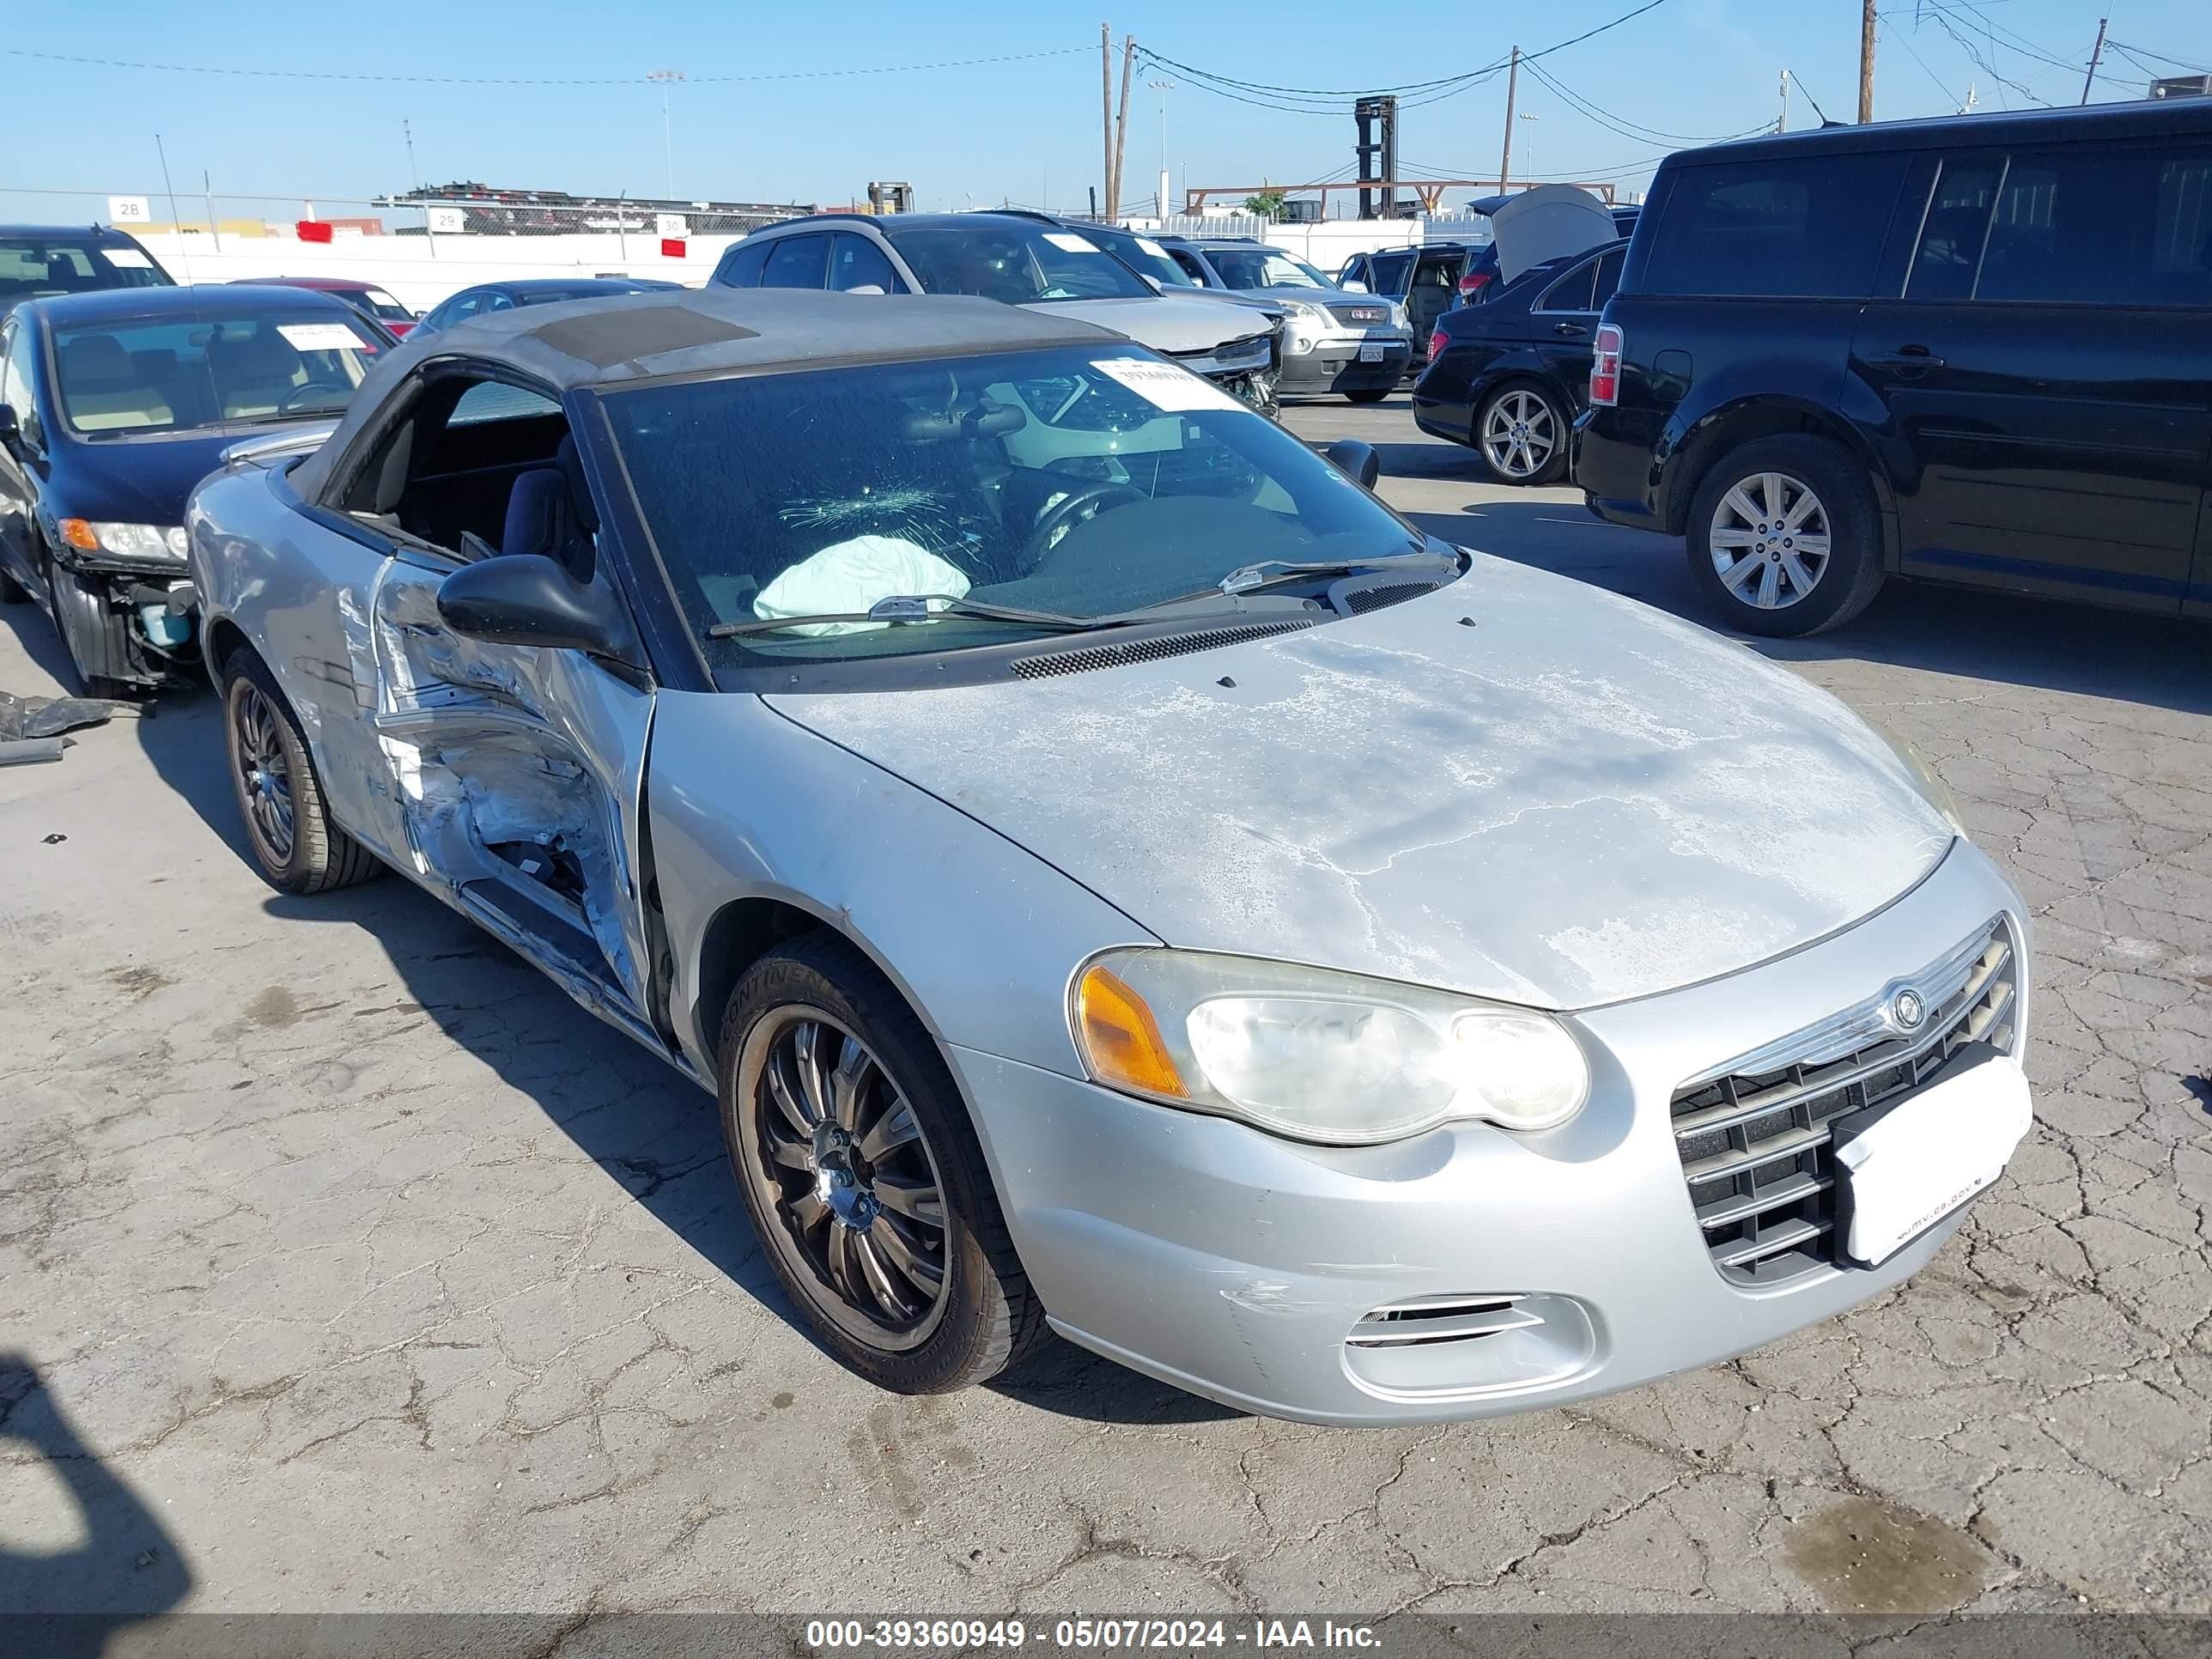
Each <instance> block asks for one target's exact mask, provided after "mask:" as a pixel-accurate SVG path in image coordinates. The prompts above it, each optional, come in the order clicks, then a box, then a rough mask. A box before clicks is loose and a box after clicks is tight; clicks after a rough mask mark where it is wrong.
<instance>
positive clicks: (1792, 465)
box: [1574, 99, 2212, 635]
mask: <svg viewBox="0 0 2212 1659" xmlns="http://www.w3.org/2000/svg"><path fill="white" fill-rule="evenodd" d="M2208 382H2212V99H2178V100H2166V101H2163V102H2159V103H2140V104H2124V105H2101V106H2089V107H2087V108H2081V109H2061V110H2052V111H2039V112H2034V113H2033V114H1991V115H1978V116H1966V117H1951V118H1944V119H1941V120H1933V121H1911V122H1899V123H1895V124H1892V125H1879V126H1865V127H1849V128H1837V129H1831V130H1826V131H1818V132H1807V133H1801V134H1793V135H1791V136H1790V137H1776V138H1767V139H1754V140H1751V141H1748V142H1746V143H1735V144H1723V145H1717V146H1714V147H1712V148H1711V149H1700V150H1695V151H1690V152H1686V153H1684V154H1681V155H1674V156H1671V157H1669V158H1668V161H1666V162H1665V163H1664V164H1663V165H1662V167H1661V168H1660V169H1659V173H1658V176H1657V177H1656V179H1654V180H1653V182H1652V186H1651V195H1650V200H1649V201H1648V202H1647V203H1646V204H1645V206H1644V214H1643V217H1642V220H1641V222H1639V223H1638V226H1637V229H1636V234H1635V238H1634V240H1633V241H1632V243H1631V244H1630V246H1629V250H1628V259H1627V264H1626V268H1625V269H1624V270H1623V271H1622V274H1621V281H1620V289H1619V291H1618V292H1617V293H1616V294H1615V295H1614V296H1613V301H1612V302H1611V303H1610V304H1609V305H1608V306H1607V307H1606V310H1605V313H1604V320H1603V324H1602V326H1601V328H1600V330H1599V332H1598V339H1597V341H1596V353H1595V361H1594V362H1593V365H1592V368H1591V373H1590V405H1591V407H1590V409H1589V412H1588V413H1587V414H1585V415H1584V416H1583V417H1582V419H1581V420H1580V421H1579V422H1577V428H1576V438H1575V450H1574V456H1575V459H1574V479H1575V482H1576V483H1577V484H1578V485H1580V486H1581V488H1582V489H1583V492H1584V494H1585V495H1586V496H1587V497H1588V499H1589V506H1590V508H1591V510H1592V511H1593V512H1595V513H1597V514H1598V516H1599V517H1601V518H1603V519H1606V520H1610V521H1611V522H1613V523H1615V524H1621V525H1630V526H1637V527H1639V528H1642V529H1646V530H1657V531H1663V532H1668V533H1669V534H1675V535H1682V536H1685V537H1686V538H1687V539H1688V543H1689V558H1690V567H1691V570H1692V574H1694V575H1695V577H1696V579H1697V580H1698V582H1699V586H1701V587H1702V588H1703V589H1704V591H1705V593H1706V594H1707V595H1708V597H1709V598H1710V599H1711V601H1712V603H1713V604H1714V605H1715V606H1716V607H1717V608H1718V609H1719V611H1721V612H1722V613H1723V616H1724V617H1726V619H1727V620H1728V622H1729V623H1731V624H1733V625H1735V626H1736V627H1738V628H1741V629H1746V630H1747V631H1749V632H1752V633H1756V634H1767V635H1801V634H1812V633H1817V632H1819V631H1820V630H1821V629H1827V628H1833V627H1835V626H1837V625H1838V624H1839V623H1844V622H1847V621H1849V620H1850V618H1851V617H1855V616H1857V614H1858V613H1859V612H1860V611H1862V610H1863V609H1864V608H1865V607H1866V605H1867V604H1868V603H1869V601H1870V600H1871V599H1873V598H1874V596H1875V591H1876V590H1877V589H1878V588H1879V587H1880V586H1881V582H1882V580H1883V578H1884V577H1885V576H1886V575H1892V574H1894V575H1900V576H1908V577H1921V578H1926V579H1929V580H1939V581H1946V582H1954V583H1965V584H1970V585H1972V586H1983V587H1994V588H2002V589H2009V590H2012V591H2015V592H2025V593H2039V594H2049V595H2053V596H2061V597H2065V598H2070V599H2087V600H2091V601H2093V602H2095V603H2098V604H2102V605H2124V606H2129V607H2131V608H2134V609H2137V610H2142V611H2157V612H2162V613H2165V614H2166V615H2174V614H2188V615H2194V616H2212V488H2208V486H2212V394H2208V392H2207V389H2206V388H2207V384H2208Z"/></svg>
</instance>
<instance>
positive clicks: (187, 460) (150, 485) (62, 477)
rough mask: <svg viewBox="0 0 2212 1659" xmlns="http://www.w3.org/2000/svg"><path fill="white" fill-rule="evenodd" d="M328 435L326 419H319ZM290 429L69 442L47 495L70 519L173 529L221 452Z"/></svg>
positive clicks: (218, 463)
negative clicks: (64, 461) (63, 462)
mask: <svg viewBox="0 0 2212 1659" xmlns="http://www.w3.org/2000/svg"><path fill="white" fill-rule="evenodd" d="M320 424H321V426H322V428H323V429H324V430H325V432H327V431H328V430H329V428H330V418H329V416H327V415H325V416H322V417H321V421H320ZM294 430H295V428H292V427H290V426H281V427H279V426H266V425H255V426H226V427H207V428H202V429H199V430H196V431H194V432H192V433H191V434H190V435H184V436H179V437H173V438H168V437H144V438H111V439H109V440H107V441H105V442H100V443H85V442H82V441H75V440H72V441H70V446H69V459H68V462H67V464H66V467H65V468H63V467H58V468H57V469H56V477H55V480H54V485H53V487H52V489H50V491H49V493H48V500H49V501H51V502H52V507H53V511H54V512H55V513H56V514H57V515H58V516H61V517H64V518H73V519H104V520H109V521H111V522H113V523H118V524H158V525H178V524H182V523H183V522H184V521H185V497H186V496H188V495H191V493H192V486H193V485H194V484H196V483H198V482H199V481H200V480H201V479H202V478H204V477H207V475H208V474H209V473H210V472H212V471H215V470H216V468H217V467H219V466H221V465H222V457H223V451H224V450H226V449H228V448H229V447H231V446H232V445H234V444H236V443H238V442H240V441H242V440H245V439H247V438H258V439H266V438H273V437H276V436H278V435H282V434H286V433H289V432H292V431H294Z"/></svg>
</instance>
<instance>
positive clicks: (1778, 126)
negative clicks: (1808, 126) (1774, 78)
mask: <svg viewBox="0 0 2212 1659" xmlns="http://www.w3.org/2000/svg"><path fill="white" fill-rule="evenodd" d="M1774 130H1775V131H1777V132H1787V131H1790V71H1789V70H1783V71H1782V113H1781V115H1780V117H1779V118H1777V120H1776V121H1775V123H1774Z"/></svg>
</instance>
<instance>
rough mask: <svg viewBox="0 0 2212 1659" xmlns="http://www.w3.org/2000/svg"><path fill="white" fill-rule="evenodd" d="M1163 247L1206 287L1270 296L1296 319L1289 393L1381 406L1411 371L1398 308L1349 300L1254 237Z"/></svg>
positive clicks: (1380, 298) (1288, 348) (1357, 297)
mask: <svg viewBox="0 0 2212 1659" xmlns="http://www.w3.org/2000/svg"><path fill="white" fill-rule="evenodd" d="M1160 246H1161V247H1163V248H1164V249H1165V250H1166V251H1167V253H1168V255H1169V257H1170V258H1172V259H1174V260H1175V262H1176V264H1179V265H1181V266H1182V268H1183V270H1186V271H1188V273H1189V274H1190V276H1192V277H1193V278H1194V280H1196V281H1198V282H1200V283H1205V284H1206V286H1207V287H1209V288H1216V289H1225V290H1227V291H1229V292H1231V293H1241V294H1250V295H1265V296H1266V297H1267V298H1268V299H1269V300H1272V301H1274V302H1275V303H1276V304H1277V305H1279V306H1281V307H1284V308H1285V310H1287V311H1288V312H1289V313H1291V324H1290V327H1289V328H1288V329H1287V330H1286V331H1285V335H1284V340H1283V377H1282V380H1281V382H1280V389H1281V390H1282V391H1283V392H1285V393H1304V394H1308V395H1311V394H1315V393H1322V392H1342V393H1343V394H1344V395H1345V396H1346V397H1347V398H1351V399H1352V402H1353V403H1355V404H1375V403H1380V402H1382V401H1383V398H1387V397H1389V395H1390V393H1391V392H1392V390H1393V389H1394V388H1395V387H1396V386H1397V384H1398V382H1399V381H1400V380H1403V379H1404V378H1405V375H1406V371H1407V369H1408V368H1411V367H1412V366H1413V331H1412V329H1411V328H1410V327H1409V326H1408V325H1407V321H1406V311H1405V307H1402V306H1401V305H1399V304H1398V303H1397V301H1395V300H1391V299H1389V298H1387V297H1385V296H1384V295H1379V294H1353V293H1349V292H1347V291H1346V290H1345V289H1340V288H1339V287H1338V286H1337V285H1336V284H1335V283H1333V282H1331V281H1330V280H1329V279H1328V277H1326V276H1322V274H1321V272H1319V271H1318V270H1315V269H1314V268H1313V267H1312V266H1311V265H1310V264H1307V263H1306V262H1305V261H1304V260H1303V259H1301V258H1297V257H1296V256H1295V255H1293V254H1291V253H1287V252H1284V250H1282V249H1281V248H1279V247H1268V246H1266V245H1265V244H1263V243H1260V242H1255V241H1254V240H1252V239H1251V238H1250V237H1249V236H1240V237H1218V238H1211V239H1208V240H1192V239H1189V238H1185V237H1179V236H1178V237H1168V238H1164V239H1162V240H1161V242H1160Z"/></svg>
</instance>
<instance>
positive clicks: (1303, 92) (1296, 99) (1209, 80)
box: [1137, 0, 1667, 115]
mask: <svg viewBox="0 0 2212 1659" xmlns="http://www.w3.org/2000/svg"><path fill="white" fill-rule="evenodd" d="M1666 3H1667V0H1644V3H1643V4H1642V5H1640V6H1638V7H1636V8H1635V9H1632V10H1630V11H1626V12H1623V13H1622V14H1621V15H1620V16H1618V17H1615V18H1613V19H1612V20H1611V21H1607V22H1604V23H1600V24H1598V25H1597V26H1596V27H1594V28H1588V29H1584V30H1583V32H1582V33H1580V34H1577V35H1573V36H1571V37H1570V38H1569V39H1567V40H1560V41H1557V42H1555V43H1554V44H1553V45H1551V46H1545V47H1542V48H1541V49H1540V50H1538V51H1535V52H1522V54H1521V61H1522V63H1524V64H1526V63H1528V61H1529V60H1530V59H1531V58H1548V57H1550V56H1551V55H1552V54H1553V52H1564V51H1565V50H1566V49H1567V48H1568V47H1569V46H1580V45H1581V44H1582V43H1583V41H1585V40H1592V39H1594V38H1595V37H1596V36H1598V35H1601V34H1603V33H1606V32H1607V30H1609V29H1616V28H1619V27H1620V26H1621V25H1622V24H1624V23H1626V22H1630V21H1633V20H1635V19H1636V18H1638V17H1641V16H1642V15H1644V13H1646V12H1648V11H1654V10H1656V9H1658V8H1659V7H1661V6H1662V5H1664V4H1666ZM1137 52H1138V55H1139V57H1140V58H1144V59H1145V60H1146V62H1148V63H1153V64H1159V65H1161V66H1162V67H1163V68H1165V69H1170V70H1176V72H1178V73H1180V74H1182V75H1186V76H1191V77H1193V78H1194V79H1195V80H1197V81H1198V82H1200V83H1202V84H1201V88H1200V89H1201V90H1203V91H1206V92H1213V93H1218V94H1220V95H1221V96H1223V97H1234V98H1237V101H1239V102H1241V103H1255V104H1257V105H1259V106H1260V107H1261V108H1267V109H1277V110H1281V111H1284V112H1288V113H1291V114H1307V115H1322V114H1327V115H1339V114H1341V113H1342V110H1341V109H1340V108H1339V107H1334V106H1330V107H1322V108H1317V107H1314V104H1315V103H1316V101H1317V100H1343V99H1346V98H1365V97H1370V96H1388V95H1391V94H1395V95H1396V96H1397V97H1398V98H1399V99H1400V100H1401V107H1403V108H1414V109H1418V108H1419V107H1421V106H1423V105H1425V104H1431V103H1436V102H1438V101H1440V100H1443V99H1444V98H1449V97H1454V96H1456V95H1457V94H1460V93H1462V92H1464V91H1466V90H1467V89H1468V88H1470V87H1473V86H1475V85H1478V84H1480V82H1484V81H1486V80H1488V79H1490V78H1491V77H1492V76H1495V75H1497V74H1498V73H1500V72H1501V71H1502V70H1504V69H1505V67H1506V65H1507V64H1508V62H1509V61H1510V60H1509V59H1506V58H1499V59H1498V61H1497V62H1495V63H1492V64H1485V65H1484V66H1483V67H1481V68H1480V69H1475V70H1466V71H1464V72H1463V73H1462V74H1458V75H1447V76H1439V77H1437V79H1434V80H1430V81H1409V82H1401V83H1399V84H1397V85H1395V86H1366V87H1290V86H1278V85H1273V84H1270V83H1268V82H1262V81H1247V80H1243V79H1241V78H1239V77H1238V76H1231V75H1221V74H1218V73H1217V72H1215V71H1214V70H1203V69H1200V68H1198V67H1197V66H1196V65H1195V64H1186V63H1183V62H1182V61H1181V60H1180V59H1177V58H1169V57H1165V56H1164V55H1163V54H1161V53H1159V52H1154V51H1152V49H1151V48H1150V47H1147V46H1139V47H1138V48H1137ZM1231 88H1234V90H1233V91H1232V90H1231ZM1239 94H1256V95H1254V96H1240V95H1239ZM1286 100H1288V101H1286Z"/></svg>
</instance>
